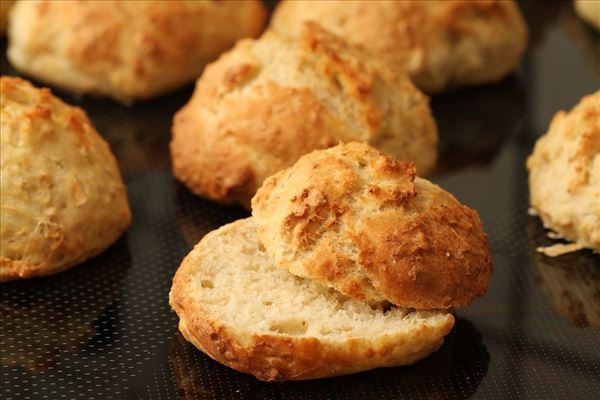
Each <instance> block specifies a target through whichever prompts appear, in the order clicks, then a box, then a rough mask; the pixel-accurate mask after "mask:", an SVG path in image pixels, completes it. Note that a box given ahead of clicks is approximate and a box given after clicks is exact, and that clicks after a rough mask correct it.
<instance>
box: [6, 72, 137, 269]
mask: <svg viewBox="0 0 600 400" xmlns="http://www.w3.org/2000/svg"><path fill="white" fill-rule="evenodd" d="M0 98H1V113H0V116H1V118H0V124H1V129H0V132H1V134H0V136H1V146H0V154H1V157H0V159H1V168H0V171H1V175H2V176H1V179H0V281H8V280H13V279H23V278H30V277H35V276H43V275H50V274H54V273H56V272H60V271H63V270H65V269H67V268H69V267H71V266H73V265H76V264H79V263H81V262H82V261H84V260H86V259H88V258H90V257H93V256H95V255H97V254H99V253H100V252H102V251H103V250H104V249H105V248H107V247H108V246H109V245H110V244H112V243H113V242H114V241H115V240H117V238H118V237H119V236H121V234H122V233H123V232H124V231H125V229H126V228H127V227H128V226H129V224H130V222H131V212H130V210H129V205H128V202H127V195H126V190H125V186H124V185H123V181H122V179H121V174H120V173H119V168H118V165H117V161H116V159H115V157H114V156H113V154H112V152H111V151H110V148H109V146H108V144H107V143H106V142H105V141H104V140H103V139H102V137H101V136H100V135H99V134H98V132H96V129H95V128H94V126H93V125H92V123H91V122H90V120H89V119H88V117H87V115H86V114H85V112H84V111H83V110H81V109H80V108H77V107H72V106H69V105H67V104H65V103H63V102H62V101H61V100H59V99H58V98H56V97H54V96H53V95H52V93H51V92H50V90H48V89H37V88H35V87H33V86H32V85H31V84H30V83H29V82H27V81H24V80H22V79H19V78H11V77H4V76H3V77H2V78H0Z"/></svg>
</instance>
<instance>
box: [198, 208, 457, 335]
mask: <svg viewBox="0 0 600 400" xmlns="http://www.w3.org/2000/svg"><path fill="white" fill-rule="evenodd" d="M238 227H239V228H240V229H236V230H229V231H228V232H227V234H226V235H222V236H220V237H218V239H217V240H218V242H219V244H218V246H216V245H215V246H211V251H210V252H206V253H204V252H203V253H202V255H201V257H202V260H198V261H199V262H201V263H202V268H201V269H200V270H199V271H198V274H197V275H196V276H194V278H193V280H192V282H191V287H193V288H195V289H194V291H193V293H191V295H192V296H193V297H194V299H195V300H196V301H199V302H201V303H203V305H204V307H205V308H206V311H207V312H208V313H210V314H213V315H214V316H215V318H218V319H220V320H221V321H222V322H223V323H226V324H228V325H232V326H235V327H237V328H238V329H244V330H251V331H253V332H257V333H264V334H284V335H293V336H305V337H316V338H319V339H321V340H343V339H347V338H355V337H371V338H375V337H377V336H385V335H388V334H393V333H395V332H397V331H398V330H406V331H409V330H410V329H414V328H418V327H419V325H420V324H432V325H433V324H436V323H438V322H439V321H440V320H443V319H445V318H446V313H443V312H437V311H420V312H416V311H413V310H410V309H405V308H396V307H393V308H390V309H389V310H387V311H384V310H383V306H382V305H379V306H377V307H375V308H371V306H369V305H368V304H367V303H362V302H360V301H356V300H353V299H350V298H349V297H346V296H344V295H342V294H340V293H338V292H337V291H335V290H333V289H331V288H326V287H324V286H321V285H319V284H317V283H314V282H312V281H310V280H308V279H303V278H299V277H296V276H294V275H292V274H290V273H288V272H287V271H284V270H281V269H279V268H277V267H276V266H275V265H274V264H273V263H272V262H270V261H269V258H268V255H267V253H266V252H265V250H264V248H262V246H259V245H258V243H257V240H256V235H255V232H254V229H255V228H254V223H253V221H251V220H250V219H248V220H246V223H245V224H242V225H238ZM224 261H225V263H224Z"/></svg>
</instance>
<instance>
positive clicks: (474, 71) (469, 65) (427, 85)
mask: <svg viewBox="0 0 600 400" xmlns="http://www.w3.org/2000/svg"><path fill="white" fill-rule="evenodd" d="M307 20H313V21H315V22H318V23H319V24H321V25H322V26H323V27H324V28H325V29H329V30H331V32H333V33H335V34H338V35H340V36H341V37H343V38H345V39H347V40H348V41H349V42H350V43H353V44H358V45H361V46H363V47H364V48H365V49H367V50H369V51H370V52H372V53H373V54H374V55H375V56H377V57H378V58H381V59H383V60H386V61H388V62H389V64H390V65H391V66H394V67H396V68H398V69H402V70H407V71H408V72H409V74H410V76H411V78H412V79H413V82H414V83H415V84H416V85H417V86H418V87H419V88H420V89H422V90H424V91H425V92H427V93H438V92H441V91H444V90H448V89H452V88H456V87H460V86H467V85H478V84H483V83H489V82H495V81H498V80H500V79H502V78H503V77H504V76H506V75H507V74H508V73H510V72H511V71H512V70H513V69H515V68H516V66H517V65H518V64H519V61H520V60H521V56H522V54H523V52H524V50H525V46H526V41H527V28H526V25H525V22H524V20H523V18H522V16H521V14H520V12H519V9H518V7H517V6H516V4H515V2H514V1H512V0H437V1H436V0H428V1H423V0H413V1H411V0H403V1H282V2H281V3H280V4H279V6H278V7H277V9H276V11H275V14H274V16H273V19H272V23H271V26H272V28H273V29H274V30H276V31H278V32H280V33H285V34H289V35H293V36H297V35H298V34H299V30H300V26H301V24H302V22H303V21H307Z"/></svg>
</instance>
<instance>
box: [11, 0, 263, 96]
mask: <svg viewBox="0 0 600 400" xmlns="http://www.w3.org/2000/svg"><path fill="white" fill-rule="evenodd" d="M10 18H11V23H10V29H9V32H8V34H9V48H8V58H9V60H10V62H11V63H12V64H13V66H14V67H15V68H16V69H18V70H20V71H22V72H24V73H26V74H28V75H31V76H32V77H35V78H37V79H40V80H42V81H44V82H48V83H50V84H52V85H55V86H58V87H62V88H66V89H69V90H72V91H75V92H79V93H91V94H97V95H102V96H110V97H113V98H115V99H118V100H121V101H131V100H138V99H146V98H150V97H154V96H157V95H160V94H162V93H165V92H167V91H170V90H173V89H176V88H178V87H180V86H182V85H184V84H186V83H188V82H191V81H192V80H193V79H195V78H196V77H198V75H199V74H200V72H201V71H202V69H203V67H204V65H205V64H206V63H207V62H210V61H212V60H214V59H215V58H217V56H218V55H219V54H220V53H221V52H223V51H225V50H227V49H228V48H229V47H231V46H232V45H233V44H234V43H235V42H236V40H238V39H239V38H242V37H246V36H256V35H258V34H259V33H260V32H261V30H262V28H263V24H264V20H265V10H264V8H263V7H262V4H261V2H260V1H257V0H248V1H243V2H234V1H180V0H173V1H50V0H45V1H21V2H18V3H17V4H16V5H15V7H14V10H13V11H12V12H11V15H10Z"/></svg>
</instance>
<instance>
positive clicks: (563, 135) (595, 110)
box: [527, 91, 600, 251]
mask: <svg viewBox="0 0 600 400" xmlns="http://www.w3.org/2000/svg"><path fill="white" fill-rule="evenodd" d="M527 169H528V170H529V196H530V202H531V207H532V208H533V209H534V211H535V212H536V213H537V214H539V216H540V218H541V219H542V222H543V223H544V226H545V227H546V228H548V229H552V230H553V231H555V232H556V233H558V234H559V235H560V236H561V237H563V238H565V239H567V240H569V241H570V242H573V243H574V244H575V246H574V247H573V246H571V247H570V248H572V249H578V248H589V249H594V250H596V251H600V91H597V92H595V93H593V94H591V95H589V96H584V97H583V98H582V99H581V101H580V102H579V103H578V104H577V105H576V106H575V107H574V108H573V109H572V110H571V111H568V112H567V111H560V112H558V113H556V115H555V116H554V118H553V119H552V122H551V123H550V127H549V129H548V132H547V133H546V134H545V135H544V136H542V137H540V138H539V139H538V140H537V142H536V144H535V148H534V149H533V153H532V154H531V156H530V157H529V158H528V159H527Z"/></svg>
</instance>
